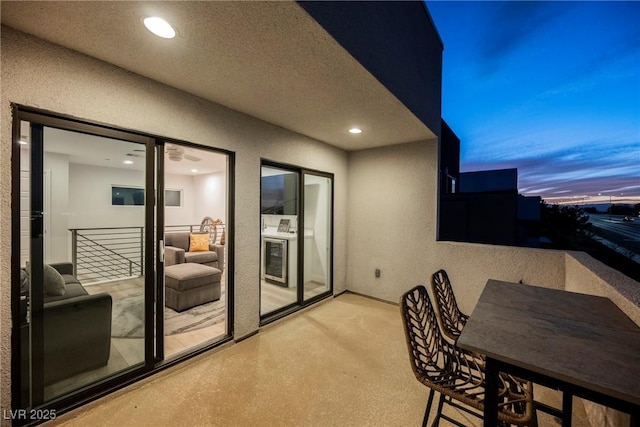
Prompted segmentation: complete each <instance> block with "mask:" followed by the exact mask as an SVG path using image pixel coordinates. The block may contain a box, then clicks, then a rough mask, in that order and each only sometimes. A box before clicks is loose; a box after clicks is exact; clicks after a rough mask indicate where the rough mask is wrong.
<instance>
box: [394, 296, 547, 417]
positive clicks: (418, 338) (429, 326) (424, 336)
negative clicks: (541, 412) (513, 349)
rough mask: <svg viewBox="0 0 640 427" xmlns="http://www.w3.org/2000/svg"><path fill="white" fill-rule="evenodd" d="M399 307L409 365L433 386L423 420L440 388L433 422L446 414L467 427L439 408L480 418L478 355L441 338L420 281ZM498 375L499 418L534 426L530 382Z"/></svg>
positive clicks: (481, 394)
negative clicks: (448, 407)
mask: <svg viewBox="0 0 640 427" xmlns="http://www.w3.org/2000/svg"><path fill="white" fill-rule="evenodd" d="M400 309H401V313H402V319H403V325H404V332H405V338H406V341H407V347H408V349H409V357H410V360H411V368H412V370H413V373H414V375H415V376H416V378H417V379H418V381H420V382H421V383H422V384H424V385H425V386H427V387H429V388H430V389H431V390H430V392H429V398H428V401H427V407H426V410H425V414H424V418H423V421H422V425H423V426H426V425H427V423H428V420H429V415H430V412H431V406H432V404H433V397H434V394H435V392H438V393H440V399H439V402H438V409H437V414H436V417H435V418H434V420H433V424H432V426H437V425H439V423H440V419H441V418H444V419H445V420H447V421H449V422H451V423H453V424H455V425H457V426H460V427H465V426H464V424H462V423H460V422H459V421H457V420H455V419H453V418H451V417H450V416H448V415H446V414H443V413H442V409H443V405H444V404H445V403H446V404H447V405H450V406H452V407H454V408H457V409H460V410H462V411H464V412H466V413H469V414H471V415H474V416H476V417H479V418H482V412H483V411H484V392H485V386H484V371H483V369H482V368H481V366H482V365H483V362H482V360H481V359H479V358H478V357H477V355H474V354H472V353H469V352H466V351H464V350H461V349H458V348H456V347H454V346H453V345H452V344H451V343H449V342H448V341H447V340H446V339H444V338H443V336H442V334H441V332H440V328H439V327H438V322H437V320H436V314H435V311H434V309H433V306H432V304H431V300H430V299H429V295H428V293H427V289H426V288H425V287H424V286H422V285H420V286H416V287H415V288H413V289H411V290H410V291H408V292H406V293H405V294H404V295H402V297H401V299H400ZM499 378H500V384H499V397H498V402H499V405H498V406H499V407H498V411H499V412H498V421H499V422H500V423H501V424H502V425H506V424H515V425H519V426H536V425H537V420H536V417H535V411H534V407H533V389H532V384H531V383H530V382H526V381H522V380H518V379H516V378H513V377H511V376H505V375H502V374H501V375H500V377H499ZM462 405H466V406H462ZM467 406H468V407H471V408H473V409H475V410H477V411H479V412H480V413H477V412H475V411H474V410H472V409H469V408H468V407H467Z"/></svg>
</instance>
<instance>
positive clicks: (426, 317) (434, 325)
mask: <svg viewBox="0 0 640 427" xmlns="http://www.w3.org/2000/svg"><path fill="white" fill-rule="evenodd" d="M400 310H401V312H402V318H403V320H404V322H403V326H404V332H405V338H406V340H407V347H408V349H409V356H410V358H411V367H412V368H413V373H414V374H415V375H416V377H417V378H418V380H420V381H421V382H424V380H425V379H429V378H432V377H433V378H435V377H438V376H440V375H441V374H442V370H443V367H444V364H445V363H447V361H445V360H443V357H442V354H443V352H442V335H441V334H440V330H439V328H438V321H437V319H436V314H435V311H434V310H433V306H432V305H431V300H430V299H429V294H428V293H427V289H426V288H425V287H424V286H423V285H419V286H416V287H415V288H413V289H411V290H409V291H408V292H406V293H405V294H404V295H402V297H401V299H400Z"/></svg>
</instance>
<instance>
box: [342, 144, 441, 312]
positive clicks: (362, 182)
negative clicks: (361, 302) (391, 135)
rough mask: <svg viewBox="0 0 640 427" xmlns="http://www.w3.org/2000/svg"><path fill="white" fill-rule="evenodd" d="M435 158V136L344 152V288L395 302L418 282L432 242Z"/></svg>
mask: <svg viewBox="0 0 640 427" xmlns="http://www.w3.org/2000/svg"><path fill="white" fill-rule="evenodd" d="M437 159H438V144H437V142H436V141H424V142H416V143H409V144H401V145H394V146H390V147H382V148H375V149H370V150H362V151H357V152H352V153H350V155H349V201H348V211H349V215H348V227H347V229H348V231H347V233H348V234H347V236H348V238H347V245H348V253H349V262H348V271H347V283H348V284H349V285H348V288H349V290H350V291H354V292H358V293H362V294H366V295H370V296H373V297H376V298H380V299H384V300H388V301H393V302H398V298H400V295H401V294H402V293H403V292H404V291H405V290H407V289H409V288H410V287H412V286H415V285H416V284H417V283H421V282H424V280H425V277H426V275H427V273H428V272H429V271H430V267H429V265H430V259H431V257H432V256H433V250H434V244H435V227H436V224H435V221H436V204H437V187H436V185H435V183H436V179H437ZM375 269H380V271H381V275H380V278H376V277H375V274H374V272H375Z"/></svg>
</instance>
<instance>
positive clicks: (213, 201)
mask: <svg viewBox="0 0 640 427" xmlns="http://www.w3.org/2000/svg"><path fill="white" fill-rule="evenodd" d="M193 183H194V201H195V203H194V206H193V210H192V212H193V215H194V216H195V218H194V221H196V222H194V224H200V222H201V221H202V219H203V218H204V217H205V216H209V217H211V218H213V219H214V220H215V219H218V218H220V219H221V220H222V222H224V223H226V222H227V219H226V218H227V212H226V200H227V177H226V173H225V172H217V173H211V174H207V175H197V176H194V177H193Z"/></svg>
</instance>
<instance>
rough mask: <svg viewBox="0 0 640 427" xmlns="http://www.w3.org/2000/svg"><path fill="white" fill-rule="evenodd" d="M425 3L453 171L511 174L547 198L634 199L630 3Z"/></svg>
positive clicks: (636, 159)
mask: <svg viewBox="0 0 640 427" xmlns="http://www.w3.org/2000/svg"><path fill="white" fill-rule="evenodd" d="M427 7H428V9H429V11H430V13H431V16H432V18H433V20H434V22H435V24H436V27H437V28H438V32H439V33H440V37H441V38H442V40H443V42H444V46H445V48H444V52H443V70H442V80H443V82H442V116H443V118H444V119H445V121H446V122H447V123H448V124H449V126H450V127H451V128H452V129H453V131H454V132H455V133H456V134H457V135H458V137H459V138H460V141H461V147H460V151H461V152H460V167H461V171H463V172H467V171H475V170H486V169H503V168H511V167H517V168H518V176H519V179H518V181H519V190H520V192H521V193H522V194H526V195H540V196H542V197H543V198H544V199H545V200H547V201H548V202H562V201H564V200H571V199H573V200H580V201H584V202H585V203H586V202H587V201H590V202H597V201H598V200H600V199H603V200H606V201H607V202H608V201H609V196H610V195H611V196H613V198H614V200H618V201H620V202H623V201H625V199H629V198H630V200H627V201H634V202H635V203H638V202H640V2H573V1H572V2H550V1H549V2H547V1H540V2H519V1H501V2H488V1H476V2H461V1H427ZM598 193H600V194H601V195H602V196H600V197H598ZM621 193H622V194H623V195H621Z"/></svg>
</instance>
